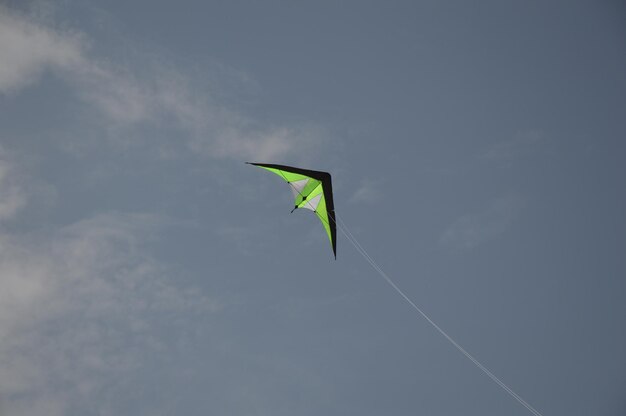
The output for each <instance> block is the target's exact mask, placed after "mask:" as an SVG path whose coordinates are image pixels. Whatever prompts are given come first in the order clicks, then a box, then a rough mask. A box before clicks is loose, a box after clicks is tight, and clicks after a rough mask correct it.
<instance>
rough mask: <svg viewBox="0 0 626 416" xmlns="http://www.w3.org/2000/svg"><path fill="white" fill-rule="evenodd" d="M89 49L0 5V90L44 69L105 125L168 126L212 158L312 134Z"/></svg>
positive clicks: (162, 72) (279, 151) (273, 150)
mask: <svg viewBox="0 0 626 416" xmlns="http://www.w3.org/2000/svg"><path fill="white" fill-rule="evenodd" d="M89 46H92V47H89ZM93 49H95V48H93V45H92V42H89V41H88V36H87V35H86V34H84V33H80V32H78V31H68V30H60V29H55V28H54V27H51V26H50V25H46V24H44V23H42V22H39V21H37V20H35V19H34V18H32V17H30V16H26V15H23V14H18V13H15V12H12V11H9V10H8V9H6V8H4V7H0V96H1V95H2V94H4V95H7V94H16V93H17V92H18V91H19V90H20V89H22V88H24V87H26V86H28V85H32V84H34V83H35V82H36V81H37V80H38V79H39V78H40V77H41V75H42V74H44V73H45V72H46V71H49V72H51V73H54V74H56V75H57V76H58V77H59V78H60V79H62V80H64V81H65V83H66V84H67V85H68V86H69V87H70V88H71V89H72V90H73V91H74V93H75V94H76V96H77V97H79V98H80V99H81V100H83V101H84V102H86V103H88V104H89V105H90V106H91V107H92V108H93V109H95V110H97V111H98V113H99V115H100V116H102V117H105V118H106V119H107V122H106V127H107V129H109V130H111V129H124V128H131V127H138V126H145V125H151V126H156V127H162V126H163V125H165V124H167V125H174V126H176V128H177V129H178V133H179V134H177V135H175V137H176V138H172V139H171V140H173V141H175V142H179V141H181V140H182V141H184V142H185V144H186V148H187V149H188V150H190V151H192V152H194V153H197V154H199V155H201V156H208V157H213V158H235V159H245V160H247V159H253V158H254V159H258V160H276V159H279V158H281V157H284V156H285V155H287V154H289V153H290V152H292V151H293V150H294V149H296V148H299V147H302V146H303V144H304V142H306V141H307V140H308V139H310V138H311V135H312V134H315V129H311V128H308V127H304V126H292V127H284V126H279V127H275V126H267V125H264V124H263V123H259V122H258V121H256V120H253V119H250V118H249V117H247V116H245V115H243V114H241V113H240V112H237V111H235V110H232V109H229V108H226V106H225V105H222V104H220V103H219V102H218V100H216V99H215V97H212V96H210V94H207V93H206V92H205V91H203V90H202V89H200V90H198V89H197V88H196V87H195V85H193V84H197V83H194V82H193V80H190V79H189V78H188V77H186V76H185V75H184V74H183V73H182V72H181V71H179V70H178V69H176V68H172V67H171V65H167V64H166V63H165V62H158V61H155V60H153V59H152V60H151V59H144V60H141V59H137V58H135V61H136V62H135V67H133V65H129V64H127V65H116V64H115V63H113V62H111V61H110V60H107V59H104V58H102V57H100V58H99V57H97V56H96V54H95V52H94V51H93ZM140 61H141V63H140ZM144 61H147V62H149V63H150V62H151V63H152V64H151V65H150V64H148V65H146V64H145V63H144ZM129 62H133V58H132V57H130V58H129ZM95 119H98V117H96V118H95ZM122 136H124V137H125V138H127V137H129V136H130V135H129V134H124V135H122ZM147 140H149V141H150V144H154V141H155V140H157V139H156V138H154V137H153V138H150V139H147Z"/></svg>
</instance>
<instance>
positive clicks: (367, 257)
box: [335, 212, 543, 416]
mask: <svg viewBox="0 0 626 416" xmlns="http://www.w3.org/2000/svg"><path fill="white" fill-rule="evenodd" d="M335 218H337V219H338V220H339V223H341V224H339V223H338V222H337V221H335V225H336V226H337V228H339V230H341V232H342V233H343V235H344V236H345V237H346V238H347V239H348V241H350V243H351V244H352V245H353V246H354V248H355V249H356V250H357V251H358V252H359V254H360V255H361V256H363V258H364V259H365V260H366V261H367V262H368V263H369V264H370V266H372V268H373V269H374V270H376V271H377V272H378V274H379V275H380V276H381V277H382V278H383V279H384V280H385V281H386V282H387V283H388V284H389V285H390V286H391V287H392V288H393V289H394V290H395V291H396V292H397V293H398V294H399V295H400V296H402V298H403V299H404V300H406V301H407V302H408V303H409V305H411V306H412V307H413V309H415V310H416V311H417V312H419V314H420V315H422V317H423V318H424V319H426V321H428V323H429V324H431V325H432V326H433V328H435V329H436V330H437V331H438V332H439V333H440V334H441V335H443V337H444V338H445V339H447V340H448V341H449V342H450V343H451V344H452V345H454V347H455V348H456V349H457V350H459V351H460V352H461V354H463V355H464V356H465V357H467V358H468V359H469V360H470V361H471V362H473V363H474V364H475V365H476V367H478V368H479V369H480V370H482V372H483V373H485V374H486V375H487V376H488V377H489V378H490V379H491V380H492V381H493V382H495V383H496V384H497V385H498V386H500V387H501V388H502V389H503V390H504V391H506V392H507V393H508V394H509V395H510V396H511V397H513V398H514V399H515V400H517V401H518V402H519V403H520V404H521V405H522V406H524V407H525V408H526V409H527V410H528V411H529V412H530V413H532V414H533V415H535V416H543V415H542V414H541V413H539V411H538V410H537V409H535V408H534V407H532V406H531V405H530V404H529V403H528V402H527V401H526V400H524V399H523V398H522V397H520V395H518V394H517V393H515V392H514V391H513V390H512V389H511V388H510V387H509V386H507V385H506V384H504V382H503V381H502V380H500V379H499V378H498V377H496V375H495V374H493V373H492V372H491V371H489V369H487V367H485V366H484V365H483V364H482V363H481V362H480V361H478V360H477V359H476V358H474V357H473V356H472V355H471V354H470V353H469V352H467V351H466V350H465V348H463V347H462V346H461V345H460V344H459V343H458V342H456V341H455V340H454V339H453V338H452V337H451V336H450V335H448V334H447V333H446V331H444V330H443V329H441V327H440V326H439V325H437V324H436V323H435V322H434V321H433V320H432V319H430V317H429V316H428V315H426V313H424V311H422V310H421V309H420V308H419V307H418V306H417V305H416V304H415V303H414V302H413V301H412V300H411V299H410V298H409V297H408V296H407V295H406V294H405V293H404V292H403V291H402V290H401V289H400V288H399V287H398V285H396V284H395V283H394V281H393V280H391V278H390V277H389V276H388V275H387V273H385V272H384V271H383V269H381V268H380V266H378V264H377V263H376V262H375V261H374V259H372V257H371V256H370V255H369V254H368V253H367V251H366V250H365V249H364V248H363V246H361V244H360V243H359V242H358V240H357V239H356V237H354V235H352V233H351V232H350V230H349V229H348V227H347V226H346V223H345V222H344V221H343V220H342V219H341V218H340V217H339V216H338V215H337V213H336V212H335Z"/></svg>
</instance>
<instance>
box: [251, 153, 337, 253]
mask: <svg viewBox="0 0 626 416" xmlns="http://www.w3.org/2000/svg"><path fill="white" fill-rule="evenodd" d="M248 164H249V165H254V166H258V167H260V168H263V169H266V170H269V171H270V172H273V173H275V174H277V175H278V176H280V177H281V178H283V179H284V180H285V181H286V182H287V183H289V186H290V187H291V192H292V193H293V196H294V198H295V207H294V210H295V209H298V208H305V209H308V210H311V211H313V212H314V213H315V214H316V215H317V217H318V218H319V219H320V221H322V225H323V226H324V229H325V230H326V234H327V235H328V239H329V240H330V245H331V246H332V248H333V254H334V255H335V258H337V227H336V224H335V206H334V204H333V186H332V183H331V179H330V173H328V172H320V171H316V170H308V169H300V168H294V167H292V166H284V165H272V164H264V163H248ZM292 212H293V210H292Z"/></svg>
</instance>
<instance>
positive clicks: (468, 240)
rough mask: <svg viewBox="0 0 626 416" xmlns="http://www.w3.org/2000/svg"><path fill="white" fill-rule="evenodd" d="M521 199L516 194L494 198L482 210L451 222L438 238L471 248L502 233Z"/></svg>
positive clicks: (448, 242) (443, 242)
mask: <svg viewBox="0 0 626 416" xmlns="http://www.w3.org/2000/svg"><path fill="white" fill-rule="evenodd" d="M522 207H523V200H522V199H521V198H520V197H519V196H517V195H506V196H503V197H500V198H497V199H495V200H494V201H492V202H491V204H490V205H489V206H488V207H487V208H486V209H485V210H484V211H482V212H479V213H474V214H467V215H463V216H461V217H459V218H458V219H457V220H455V221H454V222H452V224H450V225H449V226H448V227H447V228H446V230H445V231H444V232H443V233H442V235H441V237H440V238H439V242H440V243H441V244H444V245H449V246H454V247H460V248H472V247H475V246H478V245H480V244H482V243H485V242H487V241H489V240H492V239H494V238H496V237H497V236H499V235H500V234H502V233H504V232H505V231H506V230H507V229H508V228H509V227H510V226H511V224H512V223H513V221H514V220H515V218H516V217H517V216H518V215H519V212H520V211H521V209H522Z"/></svg>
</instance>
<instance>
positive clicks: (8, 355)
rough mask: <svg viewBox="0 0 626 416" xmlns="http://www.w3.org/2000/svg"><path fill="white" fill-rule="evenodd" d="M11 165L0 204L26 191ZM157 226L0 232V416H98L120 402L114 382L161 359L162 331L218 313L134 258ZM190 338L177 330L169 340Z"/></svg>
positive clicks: (127, 219)
mask: <svg viewBox="0 0 626 416" xmlns="http://www.w3.org/2000/svg"><path fill="white" fill-rule="evenodd" d="M11 165H12V164H11V161H10V160H9V161H6V160H4V161H0V168H2V167H5V168H4V171H3V172H4V173H3V176H2V180H1V181H0V195H2V196H3V198H5V197H6V195H7V194H8V193H13V194H16V195H20V194H23V193H24V192H23V191H22V189H21V188H22V187H24V186H26V185H27V184H23V183H22V184H20V183H19V181H17V180H16V179H14V177H15V175H14V174H13V171H14V170H15V168H6V166H11ZM7 190H9V191H10V192H7ZM20 201H23V200H20ZM24 204H25V202H20V203H19V204H18V203H12V204H8V205H7V204H5V205H4V206H10V207H11V208H10V209H7V208H4V209H3V217H2V218H0V219H1V220H4V221H7V220H9V219H11V218H12V217H14V216H16V215H18V213H19V209H20V208H19V207H23V206H24ZM160 223H162V221H160V219H159V218H157V217H154V216H152V215H145V214H143V215H138V214H137V215H124V214H107V215H98V216H95V217H92V218H88V219H85V220H81V221H77V222H74V223H72V224H70V225H67V226H63V227H60V228H55V229H47V230H45V231H38V232H32V231H31V232H28V233H15V232H13V233H9V232H6V231H2V228H0V280H1V283H2V290H0V340H2V342H0V413H1V414H7V415H22V414H23V415H33V414H46V415H53V416H54V415H62V414H68V413H72V412H73V411H76V409H80V408H82V407H81V406H84V405H85V403H89V402H92V401H93V400H97V399H99V400H97V401H98V403H99V404H98V408H99V409H100V410H101V411H102V412H103V413H102V414H104V413H106V411H107V406H109V405H110V403H109V402H108V401H107V400H104V399H105V397H103V396H101V395H102V394H104V391H105V390H106V391H109V392H110V393H112V394H114V395H118V396H120V397H121V396H122V395H123V394H124V389H125V387H127V386H125V385H124V380H126V382H128V380H129V377H130V379H132V374H133V372H134V371H135V370H137V369H138V368H141V367H142V366H143V365H144V363H145V361H146V360H147V358H146V357H148V356H150V355H157V356H158V355H160V354H167V353H168V351H170V344H171V342H170V340H169V338H166V337H163V336H160V335H159V333H160V329H159V328H160V326H161V325H162V324H163V322H171V320H172V319H176V317H177V316H185V317H187V318H189V317H194V316H196V317H199V316H206V315H207V313H211V312H213V311H216V310H218V309H219V308H220V304H219V303H217V302H216V301H214V300H212V299H209V298H207V297H206V296H203V295H202V294H201V293H199V292H198V291H195V290H193V289H186V288H180V287H179V286H177V285H175V284H173V282H172V281H171V279H170V278H169V277H168V271H167V270H165V269H164V268H163V266H162V265H160V264H159V262H158V261H156V260H155V259H154V258H152V257H151V256H150V254H149V252H147V251H146V250H145V249H144V248H143V242H144V241H145V240H146V234H148V233H150V232H152V231H153V230H154V228H155V227H157V226H158V225H159V224H160ZM0 225H1V224H0ZM163 317H167V319H163ZM193 330H194V328H193V326H186V325H183V326H180V327H179V328H178V329H177V330H176V331H175V333H176V334H177V335H178V336H183V335H184V332H185V331H193ZM171 335H172V334H171V333H170V334H169V337H171ZM79 413H81V412H80V411H79Z"/></svg>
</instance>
